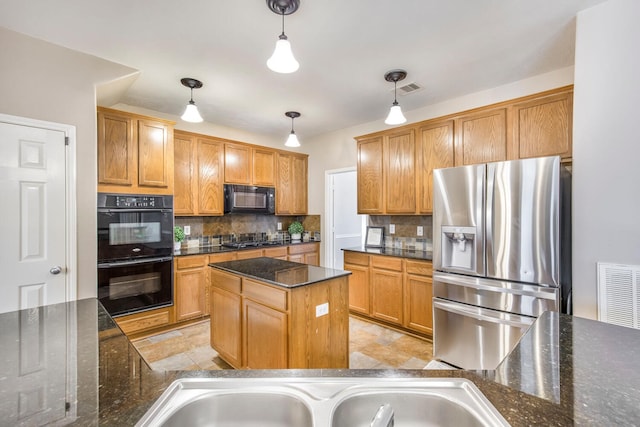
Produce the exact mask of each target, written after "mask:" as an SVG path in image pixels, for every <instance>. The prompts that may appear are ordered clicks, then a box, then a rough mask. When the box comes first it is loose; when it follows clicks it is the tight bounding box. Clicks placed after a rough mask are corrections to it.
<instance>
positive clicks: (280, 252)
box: [264, 246, 287, 258]
mask: <svg viewBox="0 0 640 427" xmlns="http://www.w3.org/2000/svg"><path fill="white" fill-rule="evenodd" d="M264 256H266V257H269V258H273V257H277V256H287V247H286V246H278V247H277V248H267V249H265V250H264Z"/></svg>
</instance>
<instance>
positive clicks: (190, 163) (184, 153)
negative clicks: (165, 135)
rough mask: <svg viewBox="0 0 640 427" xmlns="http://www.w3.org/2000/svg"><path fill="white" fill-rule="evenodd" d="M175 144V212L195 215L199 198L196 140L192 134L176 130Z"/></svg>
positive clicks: (174, 135) (176, 213)
mask: <svg viewBox="0 0 640 427" xmlns="http://www.w3.org/2000/svg"><path fill="white" fill-rule="evenodd" d="M173 145H174V149H173V165H174V174H173V176H174V183H173V187H174V195H173V212H174V214H175V215H194V214H195V213H196V200H197V198H198V193H197V190H198V185H197V182H196V173H195V172H196V171H195V164H196V159H195V152H196V141H195V138H194V137H192V136H190V135H186V134H182V133H180V132H174V134H173Z"/></svg>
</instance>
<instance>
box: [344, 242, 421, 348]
mask: <svg viewBox="0 0 640 427" xmlns="http://www.w3.org/2000/svg"><path fill="white" fill-rule="evenodd" d="M344 269H345V270H347V271H350V272H351V276H349V310H350V311H351V312H352V313H354V314H357V315H360V316H363V317H367V318H369V319H371V320H373V321H380V322H381V323H384V324H388V325H393V326H395V327H399V328H402V329H406V330H408V331H411V332H413V333H418V334H420V335H424V336H431V334H432V330H433V310H432V301H431V300H432V296H433V281H432V263H431V261H426V260H415V259H408V258H398V257H392V256H384V255H368V254H365V253H361V252H353V251H345V253H344Z"/></svg>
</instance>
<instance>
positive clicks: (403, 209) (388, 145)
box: [383, 129, 417, 215]
mask: <svg viewBox="0 0 640 427" xmlns="http://www.w3.org/2000/svg"><path fill="white" fill-rule="evenodd" d="M383 147H384V150H383V158H384V162H385V167H384V171H385V174H384V177H385V186H386V194H387V198H386V209H385V211H386V213H387V214H391V215H393V214H407V213H408V214H412V213H416V195H417V192H416V142H415V131H414V130H413V129H404V130H402V131H398V132H393V133H390V134H389V135H386V136H385V138H384V146H383Z"/></svg>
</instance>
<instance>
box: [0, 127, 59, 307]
mask: <svg viewBox="0 0 640 427" xmlns="http://www.w3.org/2000/svg"><path fill="white" fill-rule="evenodd" d="M7 117H9V116H1V117H0V201H1V203H2V211H3V215H2V221H0V235H1V236H2V245H0V271H2V272H3V278H2V280H0V292H1V295H2V298H0V313H4V312H8V311H13V310H18V309H24V308H32V307H37V306H41V305H46V304H55V303H59V302H64V301H65V300H66V299H67V294H68V292H67V286H68V280H67V276H68V273H67V267H68V265H69V263H68V260H67V244H68V242H67V234H68V233H69V231H68V230H67V211H66V209H67V208H66V206H67V200H66V188H67V186H66V181H65V179H66V172H67V166H66V158H67V156H66V146H65V136H66V135H65V132H64V131H62V130H60V129H47V128H44V127H41V126H37V125H26V124H18V123H15V122H11V121H10V120H9V119H7ZM25 122H28V120H25ZM34 123H36V122H35V121H34Z"/></svg>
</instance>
